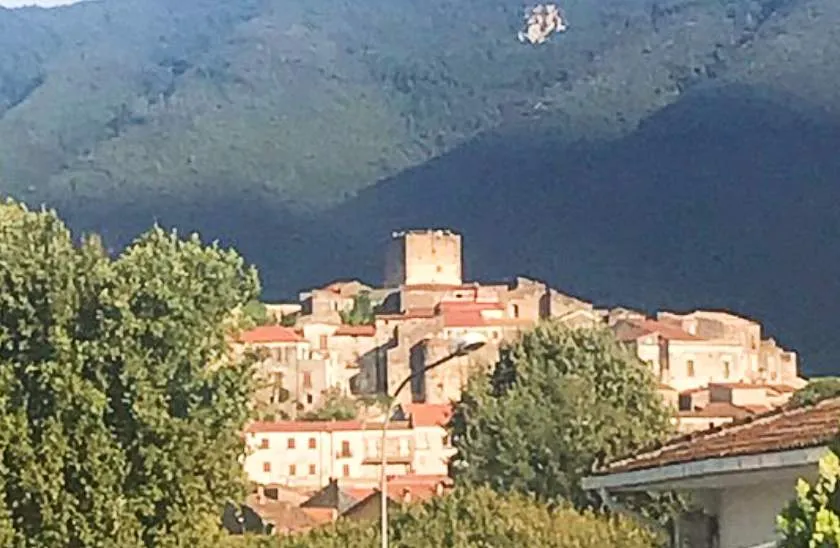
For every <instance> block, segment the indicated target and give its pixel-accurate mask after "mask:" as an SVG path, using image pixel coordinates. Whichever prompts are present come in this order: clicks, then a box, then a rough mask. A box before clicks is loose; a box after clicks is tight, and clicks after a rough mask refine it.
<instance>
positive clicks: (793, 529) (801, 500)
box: [777, 451, 840, 548]
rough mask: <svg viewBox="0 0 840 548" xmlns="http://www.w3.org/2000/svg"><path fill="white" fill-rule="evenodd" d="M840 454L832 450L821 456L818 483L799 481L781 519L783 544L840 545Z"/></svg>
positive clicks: (804, 547)
mask: <svg viewBox="0 0 840 548" xmlns="http://www.w3.org/2000/svg"><path fill="white" fill-rule="evenodd" d="M838 482H840V458H838V456H837V452H836V451H832V452H830V453H829V454H827V455H826V456H824V457H823V458H822V459H821V460H820V465H819V478H818V479H817V481H816V483H815V484H814V485H810V484H809V483H808V482H807V481H805V480H804V479H800V480H799V481H798V482H797V484H796V498H795V499H794V500H792V501H791V502H790V504H788V506H787V507H786V508H785V509H784V510H783V511H782V513H781V514H780V515H779V517H778V519H777V527H778V530H779V533H780V535H781V536H782V540H781V541H780V542H779V544H778V545H779V547H780V548H811V547H816V546H819V547H821V548H837V547H838V546H840V489H838V488H839V487H840V485H838Z"/></svg>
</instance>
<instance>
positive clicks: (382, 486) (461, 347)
mask: <svg viewBox="0 0 840 548" xmlns="http://www.w3.org/2000/svg"><path fill="white" fill-rule="evenodd" d="M485 344H487V339H486V338H485V337H484V336H483V335H481V334H479V333H467V334H466V335H464V336H463V337H460V338H458V339H456V340H455V341H454V343H453V344H452V347H451V350H450V352H449V354H448V355H446V356H444V357H443V358H441V359H439V360H437V361H435V362H432V363H430V364H429V365H427V366H425V367H423V368H422V369H420V370H419V371H413V372H412V373H411V374H410V375H408V376H407V377H406V378H405V379H403V380H402V382H401V383H400V384H399V385H398V386H397V389H396V390H395V391H394V395H393V396H390V397H389V398H388V409H387V410H386V412H385V420H384V421H382V446H381V448H380V451H382V455H381V457H382V462H381V463H380V464H381V467H382V468H381V470H380V472H379V498H380V503H381V506H380V514H381V529H382V531H381V532H382V548H388V474H387V472H386V470H385V469H386V468H387V467H388V453H387V451H386V450H385V445H386V442H387V441H388V425H389V424H390V423H391V415H392V414H393V412H394V404H395V403H396V402H397V397H398V396H399V395H400V392H402V391H403V389H405V387H406V386H408V385H409V384H410V383H411V381H413V380H414V379H415V378H417V377H419V376H421V375H425V374H426V372H428V371H430V370H432V369H434V368H436V367H439V366H441V365H443V364H444V363H446V362H448V361H449V360H451V359H452V358H457V357H460V356H466V355H467V354H469V353H470V352H473V351H475V350H478V349H479V348H481V347H482V346H484V345H485ZM386 395H387V387H386Z"/></svg>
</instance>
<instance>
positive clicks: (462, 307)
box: [437, 301, 505, 311]
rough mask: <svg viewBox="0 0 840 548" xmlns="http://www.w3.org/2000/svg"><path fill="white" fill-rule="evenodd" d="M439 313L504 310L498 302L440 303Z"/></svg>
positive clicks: (438, 306)
mask: <svg viewBox="0 0 840 548" xmlns="http://www.w3.org/2000/svg"><path fill="white" fill-rule="evenodd" d="M437 309H438V310H440V311H449V310H453V311H455V310H457V311H467V310H477V311H481V310H504V309H505V307H504V305H503V304H502V303H498V302H476V301H441V302H440V303H438V305H437Z"/></svg>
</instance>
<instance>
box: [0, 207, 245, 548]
mask: <svg viewBox="0 0 840 548" xmlns="http://www.w3.org/2000/svg"><path fill="white" fill-rule="evenodd" d="M0 227H2V238H0V364H1V365H2V367H0V422H2V424H3V428H2V429H0V432H2V434H0V455H2V460H0V463H1V464H0V467H2V474H0V476H2V479H0V544H2V545H3V546H13V547H14V546H19V547H24V546H43V547H52V546H56V547H58V546H113V545H119V546H149V545H155V546H164V547H165V546H182V545H186V544H192V543H195V542H196V541H197V540H198V539H202V538H205V537H206V535H208V534H212V533H213V532H214V531H216V530H217V529H218V516H219V515H220V511H221V507H222V505H223V504H224V502H225V500H227V499H229V498H235V497H238V496H240V495H241V493H242V489H243V478H242V472H241V467H240V465H239V464H238V462H237V460H236V456H237V455H238V454H241V452H242V451H243V449H244V447H243V442H242V440H241V438H240V435H239V432H240V431H241V428H242V426H243V424H244V422H245V420H246V419H247V408H248V406H247V403H248V401H249V396H250V364H249V363H247V362H246V361H243V362H241V363H232V362H231V361H230V358H229V357H228V353H227V344H226V336H227V334H228V331H229V329H231V328H235V327H236V326H235V325H232V324H230V321H231V320H232V315H231V311H232V310H234V309H236V308H237V307H239V306H241V305H242V304H243V303H245V302H247V301H248V300H250V299H252V298H253V297H254V296H255V295H256V294H257V291H258V284H257V279H256V274H255V272H254V271H253V270H252V269H249V268H247V267H246V266H245V264H244V263H243V261H242V259H241V258H240V257H238V256H237V255H236V254H235V253H233V252H230V251H224V250H221V249H219V248H218V247H215V246H213V247H205V246H203V245H202V244H201V243H200V242H199V240H198V239H197V238H196V237H193V238H190V239H189V240H186V241H185V240H180V239H178V238H177V236H176V235H175V234H174V233H173V234H168V233H166V232H164V231H163V230H161V229H159V228H155V229H153V230H151V231H149V232H148V233H146V234H145V235H143V236H142V237H140V238H138V239H137V240H136V241H135V242H134V243H133V244H132V245H131V246H130V247H129V248H128V249H126V250H125V252H124V253H122V254H121V255H120V256H118V257H116V258H114V259H111V258H109V257H108V256H107V255H106V253H105V252H104V250H103V249H102V246H101V245H100V243H99V240H98V239H97V238H95V237H88V238H85V240H84V241H83V243H82V244H81V246H75V245H74V243H73V241H72V239H71V235H70V233H69V232H68V230H67V229H66V228H65V227H64V226H63V225H62V223H61V222H60V220H59V219H58V218H57V217H56V215H55V214H53V213H48V212H42V213H33V212H29V211H27V210H26V209H24V208H23V207H21V206H18V205H16V204H14V203H11V202H9V203H7V204H6V205H0Z"/></svg>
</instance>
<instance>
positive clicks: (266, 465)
mask: <svg viewBox="0 0 840 548" xmlns="http://www.w3.org/2000/svg"><path fill="white" fill-rule="evenodd" d="M263 472H266V473H268V472H271V463H270V462H264V463H263Z"/></svg>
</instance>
